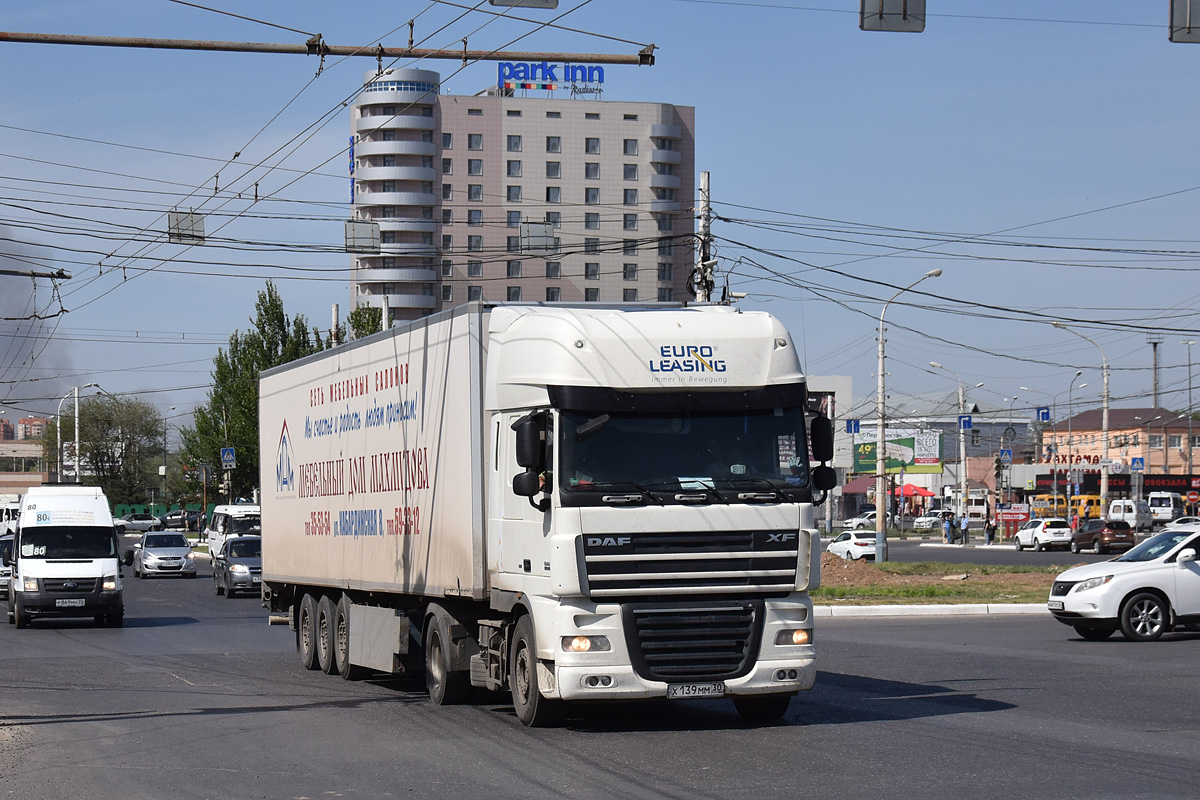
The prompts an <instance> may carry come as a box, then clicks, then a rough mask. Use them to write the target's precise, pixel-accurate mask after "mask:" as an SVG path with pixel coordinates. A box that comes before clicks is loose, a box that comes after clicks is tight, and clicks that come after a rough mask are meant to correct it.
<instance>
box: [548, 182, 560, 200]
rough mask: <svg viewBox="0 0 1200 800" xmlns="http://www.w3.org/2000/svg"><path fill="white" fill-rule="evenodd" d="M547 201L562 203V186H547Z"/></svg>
mask: <svg viewBox="0 0 1200 800" xmlns="http://www.w3.org/2000/svg"><path fill="white" fill-rule="evenodd" d="M546 202H547V203H561V202H562V187H560V186H547V187H546Z"/></svg>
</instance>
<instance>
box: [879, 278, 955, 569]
mask: <svg viewBox="0 0 1200 800" xmlns="http://www.w3.org/2000/svg"><path fill="white" fill-rule="evenodd" d="M941 274H942V271H941V270H940V269H931V270H930V271H929V272H926V273H925V274H924V275H922V276H921V277H920V278H917V279H916V280H915V281H913V282H912V283H910V284H909V285H908V286H905V287H904V288H903V289H901V290H900V291H898V292H896V293H895V294H894V295H892V296H891V298H890V299H889V300H888V301H887V302H886V303H884V304H883V309H882V310H881V311H880V312H879V365H878V373H879V374H878V383H877V385H876V388H875V392H876V396H875V405H876V411H877V412H878V419H877V420H876V427H875V431H876V438H875V560H876V561H887V560H888V558H887V534H886V527H885V526H886V524H887V512H888V509H889V508H890V507H891V503H890V502H889V501H890V500H891V498H890V497H888V493H887V484H886V482H885V480H884V460H885V458H886V454H885V450H886V447H885V442H884V429H885V414H886V412H885V409H884V404H885V398H886V395H885V394H884V357H883V316H884V314H886V313H887V310H888V306H890V305H891V304H892V301H893V300H895V299H896V298H897V297H899V296H900V295H902V294H904V293H905V292H907V291H908V290H909V289H911V288H913V287H914V286H916V285H917V284H918V283H920V282H921V281H923V280H925V279H926V278H936V277H938V276H939V275H941Z"/></svg>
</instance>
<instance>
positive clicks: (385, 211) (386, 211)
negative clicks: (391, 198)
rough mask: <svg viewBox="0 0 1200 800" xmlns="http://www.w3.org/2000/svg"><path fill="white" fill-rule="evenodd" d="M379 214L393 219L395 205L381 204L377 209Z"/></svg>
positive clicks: (394, 216)
mask: <svg viewBox="0 0 1200 800" xmlns="http://www.w3.org/2000/svg"><path fill="white" fill-rule="evenodd" d="M379 216H381V217H383V218H384V219H395V218H396V207H395V206H383V207H382V208H380V209H379Z"/></svg>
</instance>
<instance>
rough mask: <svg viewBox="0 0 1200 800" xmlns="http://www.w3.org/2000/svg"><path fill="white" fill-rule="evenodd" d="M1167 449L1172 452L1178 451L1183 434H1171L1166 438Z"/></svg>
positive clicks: (1181, 443)
mask: <svg viewBox="0 0 1200 800" xmlns="http://www.w3.org/2000/svg"><path fill="white" fill-rule="evenodd" d="M1167 447H1169V448H1171V449H1172V450H1179V449H1181V448H1182V447H1183V434H1182V433H1172V434H1168V436H1167Z"/></svg>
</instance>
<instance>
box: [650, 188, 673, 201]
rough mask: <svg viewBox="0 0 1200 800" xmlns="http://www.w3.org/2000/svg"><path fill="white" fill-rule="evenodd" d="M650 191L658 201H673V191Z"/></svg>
mask: <svg viewBox="0 0 1200 800" xmlns="http://www.w3.org/2000/svg"><path fill="white" fill-rule="evenodd" d="M652 191H653V192H654V197H655V198H656V199H658V200H674V199H675V190H674V189H653V190H652Z"/></svg>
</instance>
